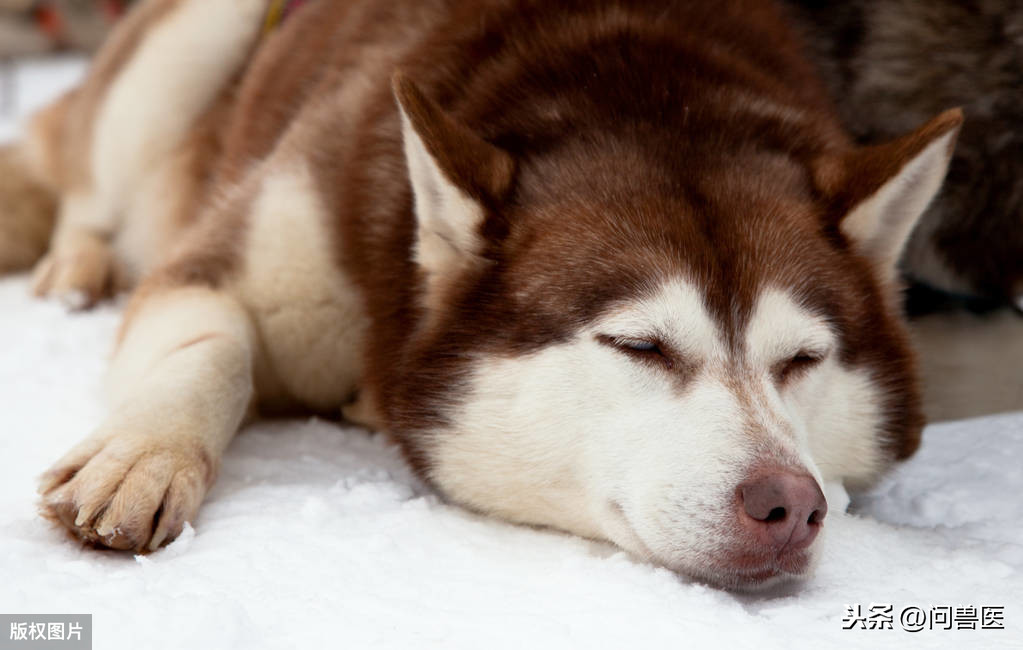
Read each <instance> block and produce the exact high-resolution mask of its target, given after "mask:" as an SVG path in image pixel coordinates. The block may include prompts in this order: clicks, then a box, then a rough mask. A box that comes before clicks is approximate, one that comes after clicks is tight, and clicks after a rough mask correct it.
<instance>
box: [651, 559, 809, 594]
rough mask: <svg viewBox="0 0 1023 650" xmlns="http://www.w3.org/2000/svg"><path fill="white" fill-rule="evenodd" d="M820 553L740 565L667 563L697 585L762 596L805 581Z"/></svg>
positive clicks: (714, 561)
mask: <svg viewBox="0 0 1023 650" xmlns="http://www.w3.org/2000/svg"><path fill="white" fill-rule="evenodd" d="M816 555H817V554H816V553H812V552H811V551H810V550H809V549H807V551H805V552H804V553H803V554H800V557H798V558H795V557H789V558H785V559H780V560H779V559H771V560H763V561H761V562H751V561H749V558H743V559H742V560H741V561H736V562H723V561H722V560H721V558H715V559H704V561H702V562H700V561H690V562H681V563H680V562H675V563H668V562H665V563H663V564H664V565H665V566H667V567H669V568H671V569H672V570H673V571H675V572H676V573H678V574H680V575H682V576H685V577H687V578H689V579H691V580H694V581H696V582H702V583H704V584H708V585H710V586H713V587H716V588H719V589H727V590H729V591H738V592H744V593H761V592H764V591H768V590H770V589H772V588H774V587H777V586H780V585H785V584H796V585H798V583H800V582H802V581H805V580H806V579H807V578H809V577H810V576H811V575H813V570H814V568H815V566H816Z"/></svg>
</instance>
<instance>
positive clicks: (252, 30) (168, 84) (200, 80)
mask: <svg viewBox="0 0 1023 650" xmlns="http://www.w3.org/2000/svg"><path fill="white" fill-rule="evenodd" d="M265 10H266V0H190V1H187V2H184V3H182V4H181V5H180V6H179V7H177V8H176V9H174V10H173V11H172V13H170V14H169V15H168V16H166V17H165V18H164V19H163V20H161V21H160V22H159V23H158V24H157V25H156V26H155V27H154V28H153V30H152V31H151V32H150V33H149V34H147V35H146V38H145V39H144V40H143V41H142V42H141V44H140V45H139V48H138V50H137V51H136V52H135V53H134V54H133V55H132V57H131V58H130V59H129V60H128V62H127V64H126V65H125V67H124V69H123V70H121V71H120V72H119V73H118V75H117V77H116V79H115V80H114V81H113V83H112V84H111V86H110V88H109V89H108V91H107V95H106V97H105V99H104V101H103V103H102V104H101V105H100V108H99V112H98V114H97V116H96V122H95V126H94V131H93V143H92V152H91V153H92V155H91V165H90V167H91V169H92V173H93V182H94V185H95V186H94V188H93V190H94V195H93V204H92V205H90V206H88V207H87V209H86V210H83V211H82V212H81V214H79V215H77V218H76V221H78V222H79V223H81V224H82V225H88V226H90V227H94V228H100V229H103V230H109V229H111V228H112V226H113V225H114V224H115V223H116V221H117V219H118V218H119V212H120V211H121V210H123V209H124V208H125V207H126V201H127V199H128V195H129V194H130V193H131V192H133V191H134V190H135V189H136V188H138V187H139V185H140V183H141V181H142V179H143V177H144V176H145V174H146V173H148V172H149V171H150V170H151V169H152V168H153V167H154V165H155V164H156V163H157V162H158V161H160V160H162V159H164V158H165V157H166V156H167V155H169V154H170V153H171V152H172V151H173V149H174V148H175V147H177V146H178V145H179V144H180V142H181V141H182V140H183V139H184V137H185V136H186V135H187V133H188V131H189V129H190V128H191V127H192V125H193V123H194V122H195V120H196V118H198V117H199V115H200V114H201V113H202V111H204V110H205V109H206V108H207V107H208V106H209V105H210V103H211V102H212V101H213V99H214V98H215V97H216V95H217V93H219V92H220V90H221V88H223V86H224V84H226V83H227V81H228V80H229V79H230V78H231V76H232V75H233V74H234V73H235V72H236V71H237V70H238V68H239V67H240V66H241V65H242V64H243V63H244V61H245V59H246V57H247V56H248V54H249V50H250V49H251V47H252V44H253V43H254V42H255V39H256V38H257V36H258V35H259V28H260V25H261V19H262V17H263V13H264V11H265ZM83 207H84V206H83Z"/></svg>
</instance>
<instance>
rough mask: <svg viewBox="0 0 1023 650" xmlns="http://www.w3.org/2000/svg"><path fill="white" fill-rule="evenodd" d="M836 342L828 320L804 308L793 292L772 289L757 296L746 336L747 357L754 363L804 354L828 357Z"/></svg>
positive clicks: (769, 361) (766, 288)
mask: <svg viewBox="0 0 1023 650" xmlns="http://www.w3.org/2000/svg"><path fill="white" fill-rule="evenodd" d="M834 339H835V336H834V332H833V331H832V330H831V328H830V327H829V326H828V323H827V320H826V319H825V318H823V317H822V316H819V315H817V314H814V313H813V312H811V311H809V310H808V309H806V308H804V307H802V306H801V305H800V304H799V302H798V301H797V300H796V299H795V298H794V297H793V296H792V295H791V294H790V293H789V292H787V291H784V290H782V289H780V288H778V287H770V286H769V287H765V288H764V289H763V290H761V292H760V295H759V296H758V297H757V301H756V306H755V308H754V310H753V316H752V317H751V318H750V320H749V323H748V325H747V327H746V332H745V337H744V340H745V350H746V354H747V355H749V357H750V360H751V361H752V362H753V363H754V364H770V363H773V362H775V361H778V360H779V359H784V358H785V357H791V356H795V355H796V354H800V353H812V354H815V355H818V356H825V355H826V354H827V353H828V352H830V350H831V348H832V346H833V345H834Z"/></svg>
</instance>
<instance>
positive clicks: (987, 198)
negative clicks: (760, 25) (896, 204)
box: [789, 0, 1023, 310]
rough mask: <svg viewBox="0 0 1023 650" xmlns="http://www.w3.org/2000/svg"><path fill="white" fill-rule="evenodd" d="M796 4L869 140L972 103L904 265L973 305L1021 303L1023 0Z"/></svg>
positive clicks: (818, 57)
mask: <svg viewBox="0 0 1023 650" xmlns="http://www.w3.org/2000/svg"><path fill="white" fill-rule="evenodd" d="M789 5H790V7H791V8H792V9H793V11H792V13H793V17H794V18H795V20H796V22H797V23H799V24H801V26H802V30H801V31H803V32H804V36H805V37H806V40H807V41H808V43H809V45H810V48H811V50H812V53H813V56H812V57H811V58H812V59H814V60H815V61H816V62H817V63H818V64H819V67H820V69H821V72H822V73H823V76H824V78H825V80H826V82H827V83H828V85H829V86H830V90H831V94H832V97H834V98H835V99H836V104H837V107H838V110H839V112H840V114H841V116H842V118H843V119H844V121H845V125H846V127H847V128H848V129H849V130H850V131H851V132H852V133H853V134H854V135H855V136H856V137H858V138H859V139H860V140H861V141H863V142H868V141H869V142H879V141H883V140H886V139H889V138H890V137H892V136H893V135H896V134H899V133H903V132H905V131H906V130H907V129H909V128H911V127H912V126H913V125H916V124H919V123H921V122H922V121H924V120H925V119H927V118H928V117H929V116H931V115H933V114H935V113H936V112H938V111H939V110H940V109H941V108H942V107H946V106H962V107H963V109H964V111H965V114H966V122H965V124H964V126H963V129H962V132H961V134H960V136H959V144H958V146H957V147H956V151H955V156H954V158H953V159H952V163H951V167H950V169H949V173H948V177H947V179H946V182H945V185H944V187H943V188H942V190H941V194H940V195H939V196H938V198H937V199H936V200H935V201H934V202H933V203H931V206H930V208H929V209H928V211H927V213H926V214H925V215H924V217H923V218H922V219H921V221H920V223H919V224H918V226H917V228H916V231H915V233H914V235H913V237H912V240H911V241H910V243H909V245H908V246H907V248H906V252H905V255H904V257H903V260H902V266H903V271H904V272H905V274H906V275H907V276H908V278H909V279H910V280H912V281H915V282H919V283H923V284H925V285H927V286H929V287H931V288H934V289H938V290H940V291H942V292H947V293H949V294H954V295H957V296H960V297H965V298H968V300H969V301H970V302H971V303H973V304H974V305H976V304H978V303H980V304H982V305H985V306H998V305H1004V304H1006V303H1010V304H1013V305H1015V306H1016V308H1017V309H1021V310H1023V128H1021V127H1023V2H1019V1H1017V0H974V1H967V2H961V1H957V0H935V1H932V2H919V1H918V0H852V1H850V2H843V3H833V2H826V1H823V0H793V1H791V2H790V3H789Z"/></svg>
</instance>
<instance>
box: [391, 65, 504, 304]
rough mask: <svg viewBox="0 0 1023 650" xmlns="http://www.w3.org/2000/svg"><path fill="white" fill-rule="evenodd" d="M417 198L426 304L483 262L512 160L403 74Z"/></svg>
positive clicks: (397, 91) (397, 83) (401, 93)
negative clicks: (487, 224)
mask: <svg viewBox="0 0 1023 650" xmlns="http://www.w3.org/2000/svg"><path fill="white" fill-rule="evenodd" d="M392 85H393V88H394V96H395V98H396V99H397V101H398V106H399V108H400V110H401V121H402V138H403V139H404V145H405V158H406V162H407V164H408V171H409V177H410V180H411V183H412V191H413V194H414V198H415V213H416V221H417V226H418V227H417V239H416V248H415V256H416V261H417V262H418V263H419V266H420V268H421V269H422V271H423V272H424V274H425V276H426V281H427V292H428V297H427V302H428V303H430V302H431V298H430V296H431V295H436V294H437V293H438V292H439V291H441V289H442V287H443V285H444V284H445V282H444V279H445V278H453V277H454V276H455V275H456V274H457V273H458V272H459V271H462V270H464V269H466V268H468V267H469V266H471V265H472V264H474V263H477V262H478V261H479V257H478V255H479V253H480V251H481V249H482V246H483V233H482V226H483V221H484V219H485V217H486V214H487V210H488V207H489V206H491V205H493V204H495V203H496V202H498V201H499V200H500V199H501V198H503V197H504V195H505V194H506V193H507V192H508V190H509V188H510V187H511V184H512V179H513V176H514V174H515V161H514V159H513V158H512V157H511V155H509V154H508V153H507V152H505V151H503V150H502V149H500V148H498V147H496V146H494V145H492V144H490V143H489V142H487V141H486V140H484V139H483V138H481V137H480V136H479V135H477V134H476V133H474V132H473V131H472V130H471V129H469V128H468V127H467V126H465V125H464V124H462V123H460V122H458V121H457V120H455V119H454V118H452V117H451V116H450V115H449V114H448V113H446V112H445V111H444V110H443V109H442V108H441V107H440V106H438V105H437V104H436V103H435V102H434V101H432V100H431V99H430V98H428V97H427V96H426V95H424V94H423V92H422V91H421V90H420V89H419V88H418V87H417V86H416V85H415V84H414V83H413V82H412V81H411V80H410V79H409V78H407V77H406V76H404V75H403V74H402V73H401V72H398V73H395V75H394V78H393V80H392Z"/></svg>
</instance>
